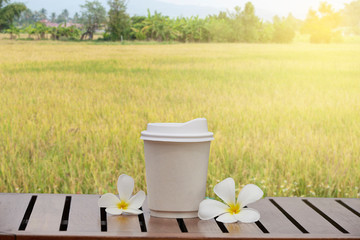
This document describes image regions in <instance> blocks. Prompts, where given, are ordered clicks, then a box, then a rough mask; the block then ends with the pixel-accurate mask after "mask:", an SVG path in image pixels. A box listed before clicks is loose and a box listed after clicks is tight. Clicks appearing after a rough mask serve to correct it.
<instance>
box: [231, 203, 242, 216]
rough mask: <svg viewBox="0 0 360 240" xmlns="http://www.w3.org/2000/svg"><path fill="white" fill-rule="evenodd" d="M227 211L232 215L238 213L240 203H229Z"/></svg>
mask: <svg viewBox="0 0 360 240" xmlns="http://www.w3.org/2000/svg"><path fill="white" fill-rule="evenodd" d="M228 212H229V213H230V214H232V215H234V214H238V213H239V212H240V204H239V203H236V204H229V209H228Z"/></svg>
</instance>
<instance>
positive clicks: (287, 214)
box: [269, 199, 309, 233]
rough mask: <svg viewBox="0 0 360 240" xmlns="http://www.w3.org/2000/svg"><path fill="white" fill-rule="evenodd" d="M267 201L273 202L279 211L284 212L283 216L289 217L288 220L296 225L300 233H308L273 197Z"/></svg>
mask: <svg viewBox="0 0 360 240" xmlns="http://www.w3.org/2000/svg"><path fill="white" fill-rule="evenodd" d="M269 201H270V202H271V203H272V204H274V206H275V207H276V208H277V209H279V210H280V212H282V214H284V215H285V217H286V218H287V219H289V221H290V222H292V224H294V225H295V227H297V228H298V229H299V230H300V231H301V232H302V233H309V232H308V231H307V230H306V229H305V228H304V227H303V226H301V224H300V223H299V222H298V221H296V220H295V219H294V218H293V217H292V216H291V215H290V214H289V213H288V212H286V211H285V209H283V208H282V207H281V206H280V205H279V204H278V203H277V202H275V200H274V199H269Z"/></svg>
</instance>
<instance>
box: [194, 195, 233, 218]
mask: <svg viewBox="0 0 360 240" xmlns="http://www.w3.org/2000/svg"><path fill="white" fill-rule="evenodd" d="M228 208H229V207H228V206H226V205H225V204H223V203H221V202H219V201H216V200H212V199H205V200H203V201H202V202H201V203H200V205H199V212H198V216H199V218H200V219H201V220H209V219H212V218H214V217H216V216H219V215H220V214H223V213H226V211H227V209H228Z"/></svg>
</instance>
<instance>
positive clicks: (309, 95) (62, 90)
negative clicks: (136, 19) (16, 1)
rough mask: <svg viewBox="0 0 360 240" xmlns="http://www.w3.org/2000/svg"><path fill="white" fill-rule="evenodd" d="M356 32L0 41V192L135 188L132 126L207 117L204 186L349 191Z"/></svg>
mask: <svg viewBox="0 0 360 240" xmlns="http://www.w3.org/2000/svg"><path fill="white" fill-rule="evenodd" d="M359 66H360V44H330V45H311V44H307V43H298V44H289V45H277V44H174V45H121V44H114V45H108V44H105V45H101V44H95V45H94V44H89V43H78V42H75V43H74V42H52V41H8V40H2V41H1V42H0V159H1V162H0V182H1V184H0V192H46V193H100V194H102V193H105V192H114V193H115V192H116V180H117V177H118V176H119V175H120V174H121V173H127V174H128V175H131V176H133V177H134V178H135V181H136V190H139V189H144V190H145V189H146V185H145V166H144V156H143V143H142V140H140V132H141V131H142V130H144V129H145V128H146V124H147V123H149V122H184V121H188V120H190V119H194V118H197V117H205V118H207V119H208V123H209V129H210V130H211V131H212V132H214V135H215V140H214V141H213V142H212V146H211V152H210V165H209V171H208V172H209V174H208V191H207V193H208V196H210V197H213V196H214V195H213V191H212V188H213V186H214V185H215V184H216V183H217V182H219V181H221V180H222V179H224V178H226V177H233V178H234V179H235V181H236V182H237V186H238V187H241V186H243V185H245V184H247V183H255V184H257V185H259V186H260V187H261V188H262V189H263V190H264V191H265V194H266V195H267V196H317V197H360V190H359V186H360V177H359V176H360V167H359V166H360V148H359V146H360V124H359V123H360V81H359V76H360V68H359Z"/></svg>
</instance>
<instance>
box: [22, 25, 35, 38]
mask: <svg viewBox="0 0 360 240" xmlns="http://www.w3.org/2000/svg"><path fill="white" fill-rule="evenodd" d="M24 30H25V32H26V33H27V34H28V38H29V39H31V38H32V36H33V35H34V34H35V33H36V29H35V28H33V26H32V25H29V26H27V27H26V28H25V29H24Z"/></svg>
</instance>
